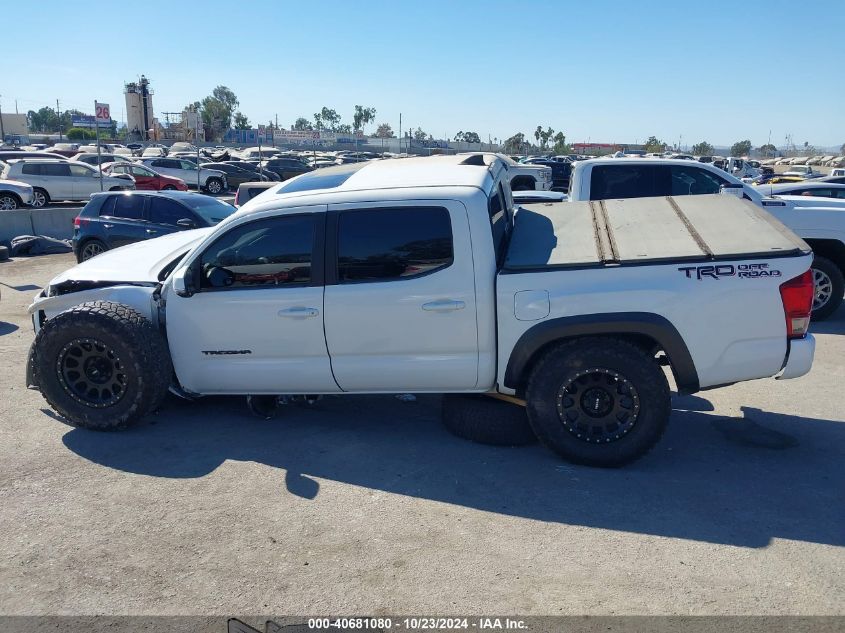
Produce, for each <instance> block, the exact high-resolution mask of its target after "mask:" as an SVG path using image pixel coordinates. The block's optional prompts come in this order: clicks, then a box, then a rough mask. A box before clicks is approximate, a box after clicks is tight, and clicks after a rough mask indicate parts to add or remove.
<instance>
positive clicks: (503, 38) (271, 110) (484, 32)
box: [0, 0, 845, 148]
mask: <svg viewBox="0 0 845 633" xmlns="http://www.w3.org/2000/svg"><path fill="white" fill-rule="evenodd" d="M37 5H38V9H39V14H41V15H43V16H44V19H40V20H38V25H37V38H36V39H35V41H32V42H31V43H30V44H29V45H26V46H12V47H7V48H6V50H5V52H4V60H3V63H2V64H1V65H0V108H2V110H3V111H4V112H12V111H14V109H15V101H17V108H18V111H19V112H26V111H27V110H30V109H32V110H37V109H38V108H39V107H42V106H45V105H50V106H51V107H54V108H55V106H56V99H57V98H58V99H59V102H60V107H61V109H62V110H64V109H65V108H76V109H79V110H82V111H84V112H88V113H92V111H93V102H94V100H95V99H96V100H99V101H104V102H107V103H109V104H110V105H111V111H112V117H113V118H116V119H117V118H119V117H121V116H122V115H121V112H122V109H123V108H124V105H123V104H124V97H123V84H124V83H125V82H128V81H133V80H137V79H138V77H139V76H140V75H141V74H144V75H146V77H147V78H148V79H149V80H150V81H151V85H152V88H153V90H154V92H155V95H154V96H153V107H154V110H155V114H156V116H158V117H159V118H160V119H161V120H162V121H163V120H164V117H163V115H162V112H166V111H169V112H179V111H181V110H182V109H183V107H184V106H185V105H186V104H187V103H191V102H193V101H196V100H201V99H202V98H203V97H205V96H207V95H209V94H210V93H211V91H212V90H213V89H214V87H215V86H217V85H219V84H222V85H225V86H228V87H229V88H230V89H232V90H233V91H234V92H235V94H236V95H237V97H238V99H239V101H240V110H241V111H242V112H243V113H244V114H245V115H246V116H247V117H248V118H249V120H250V121H251V122H252V123H253V124H254V125H255V124H257V123H265V124H266V123H267V122H268V121H270V120H271V119H272V120H275V118H276V116H278V121H279V125H280V126H282V127H290V125H291V124H292V123H293V122H294V121H295V120H296V118H297V117H299V116H304V117H306V118H312V116H313V113H314V112H317V111H319V110H320V108H322V107H323V106H328V107H330V108H334V109H336V110H337V111H338V112H339V113H340V114H341V115H342V116H343V121H344V122H346V123H351V120H352V112H353V108H354V106H355V105H356V104H358V105H363V106H372V107H375V108H376V110H377V114H376V120H377V123H381V122H387V123H390V125H391V126H392V127H393V130H394V132H398V131H399V115H400V113H401V114H402V127H403V130H407V128H408V126H411V127H413V128H414V129H416V128H417V127H421V128H422V129H423V130H425V131H426V132H428V133H430V134H432V135H433V136H434V137H436V138H443V137H444V135H446V136H449V137H452V136H454V135H455V133H456V132H458V131H459V130H463V131H474V132H477V133H478V134H479V135H480V136H481V137H482V138H483V139H484V140H487V139H488V137H489V138H491V139H492V138H498V139H500V140H501V139H504V138H507V137H509V136H512V135H513V134H515V133H516V132H523V133H525V134H526V135H528V136H529V137H530V138H533V131H534V129H535V128H536V127H537V126H538V125H542V126H543V127H548V126H551V127H552V128H553V129H554V130H555V131H562V132H563V133H564V134H565V135H566V137H567V140H568V141H569V142H579V141H591V142H607V143H634V142H637V141H639V142H642V141H643V140H644V139H646V138H647V137H649V136H651V135H654V136H657V137H658V138H659V139H661V140H663V141H666V142H669V143H671V144H675V143H678V142H679V141H680V143H681V145H682V146H686V145H691V144H693V143H696V142H699V141H708V142H709V143H711V144H713V145H716V146H725V145H730V144H732V143H733V142H735V141H738V140H742V139H745V138H748V139H750V140H751V141H752V143H753V144H754V146H759V145H761V144H763V143H766V142H767V141H768V140H769V138H771V141H772V142H773V143H774V144H775V145H778V146H781V145H783V144H784V140H785V138H786V135H787V134H790V135H791V136H792V140H793V141H794V143H795V144H796V145H799V146H801V145H803V144H804V142H808V143H809V144H810V145H814V146H816V147H819V148H821V147H829V146H835V147H839V146H840V145H841V144H842V143H845V81H843V75H845V66H843V58H842V54H841V53H842V50H843V34H845V1H844V0H813V2H811V3H800V2H799V3H796V2H795V0H788V1H784V0H762V1H761V0H735V1H733V2H725V1H723V0H664V1H660V0H629V1H627V2H626V1H623V0H590V1H585V0H574V1H573V0H548V1H543V0H510V1H499V0H486V1H482V0H452V1H448V0H415V1H410V0H368V2H366V3H362V2H351V1H349V2H341V1H335V0H320V1H319V2H303V1H302V0H296V1H289V0H276V1H272V0H269V1H264V0H255V1H250V0H241V1H240V2H231V0H227V1H217V0H203V1H202V2H198V3H195V5H193V6H192V5H190V4H188V5H184V4H179V3H175V2H172V0H171V1H168V2H164V1H160V0H145V1H144V2H143V3H142V4H140V5H139V4H138V3H132V2H123V3H107V4H106V5H104V7H103V8H100V9H97V11H96V14H95V15H96V19H93V18H94V14H90V13H88V12H86V11H81V10H80V5H79V4H78V3H72V2H66V1H60V0H39V1H38V3H37ZM33 6H34V5H33V4H32V3H28V2H8V3H4V6H3V18H4V19H3V22H4V23H5V24H7V25H8V24H17V25H27V24H31V23H32V22H33V19H34V16H33V13H32V8H33ZM141 6H143V8H144V11H143V12H142V11H140V9H139V7H141ZM47 16H49V19H47ZM147 16H148V17H147ZM95 29H96V31H97V34H95V33H93V32H92V31H93V30H95ZM370 130H372V127H371V128H370ZM770 134H771V136H770Z"/></svg>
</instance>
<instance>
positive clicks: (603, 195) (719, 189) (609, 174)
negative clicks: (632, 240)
mask: <svg viewBox="0 0 845 633" xmlns="http://www.w3.org/2000/svg"><path fill="white" fill-rule="evenodd" d="M714 193H727V194H730V195H734V196H739V197H742V198H744V199H746V200H750V201H751V202H753V203H754V204H755V205H757V206H758V207H761V208H763V209H766V210H767V211H769V212H770V213H771V214H772V215H774V216H775V217H776V218H777V219H778V220H780V221H781V222H783V223H784V224H785V225H786V226H788V227H789V228H790V229H792V230H793V231H795V233H797V234H798V235H799V236H800V237H801V238H802V239H804V241H805V242H807V244H809V245H810V247H811V248H812V249H813V252H814V253H815V259H814V261H813V276H814V279H815V288H816V290H815V296H814V298H813V318H814V319H815V320H819V321H820V320H822V319H825V318H827V317H829V316H830V315H831V314H833V313H834V312H835V311H836V309H837V308H838V307H839V306H840V304H841V303H842V297H843V294H845V277H843V274H845V200H833V199H830V198H821V197H812V196H777V197H768V196H766V195H765V194H766V189H765V188H764V187H763V188H759V189H758V188H756V187H754V186H752V185H749V184H746V183H743V182H742V181H740V180H739V179H737V178H736V177H734V176H731V175H730V174H727V173H725V172H724V171H722V170H721V169H719V168H718V167H713V166H712V165H710V164H707V163H698V162H692V161H684V160H680V161H679V160H665V159H664V160H661V159H651V160H648V161H642V160H637V159H625V158H617V159H612V160H610V159H596V160H587V161H581V162H579V163H576V165H575V167H574V168H573V170H572V176H571V178H570V181H569V195H568V199H569V200H570V201H572V202H576V201H587V200H607V199H614V198H640V197H647V196H685V195H699V194H714Z"/></svg>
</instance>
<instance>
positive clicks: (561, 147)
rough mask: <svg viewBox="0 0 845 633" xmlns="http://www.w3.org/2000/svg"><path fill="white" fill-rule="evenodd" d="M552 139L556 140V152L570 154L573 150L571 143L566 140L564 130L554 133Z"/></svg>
mask: <svg viewBox="0 0 845 633" xmlns="http://www.w3.org/2000/svg"><path fill="white" fill-rule="evenodd" d="M552 140H553V141H554V142H555V146H554V149H553V150H552V151H554V153H555V154H569V153H571V151H572V148H570V147H569V144H568V143H567V142H566V136H565V135H564V133H563V132H558V133H557V134H555V135H554V137H553V138H552Z"/></svg>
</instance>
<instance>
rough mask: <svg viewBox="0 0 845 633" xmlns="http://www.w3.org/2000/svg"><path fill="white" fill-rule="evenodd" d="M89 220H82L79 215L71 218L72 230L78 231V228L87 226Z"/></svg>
mask: <svg viewBox="0 0 845 633" xmlns="http://www.w3.org/2000/svg"><path fill="white" fill-rule="evenodd" d="M90 221H91V220H89V219H88V218H83V217H82V216H81V215H77V216H76V217H75V218H73V228H75V229H78V228H79V227H80V226H88V223H89V222H90Z"/></svg>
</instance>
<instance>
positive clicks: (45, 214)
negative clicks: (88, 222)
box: [0, 208, 79, 243]
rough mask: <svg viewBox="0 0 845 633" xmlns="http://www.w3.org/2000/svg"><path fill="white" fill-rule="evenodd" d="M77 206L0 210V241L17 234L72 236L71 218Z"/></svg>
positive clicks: (3, 241)
mask: <svg viewBox="0 0 845 633" xmlns="http://www.w3.org/2000/svg"><path fill="white" fill-rule="evenodd" d="M77 215H79V208H72V209H16V210H14V211H0V243H8V242H9V241H10V240H11V239H12V238H13V237H17V236H18V235H46V236H48V237H56V238H59V239H62V240H68V239H70V238H71V237H73V219H74V218H75V217H76V216H77Z"/></svg>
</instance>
